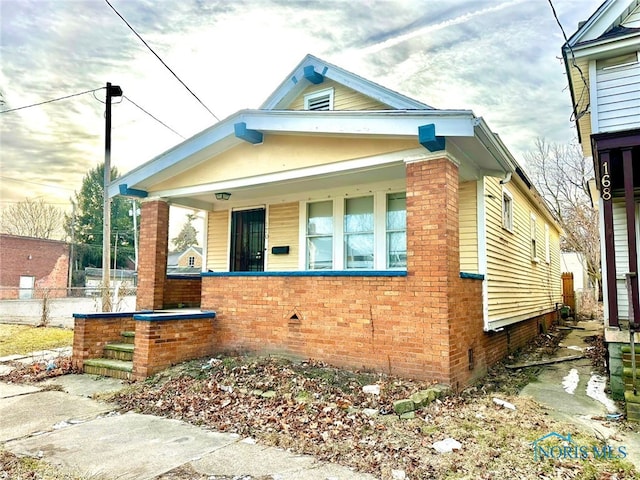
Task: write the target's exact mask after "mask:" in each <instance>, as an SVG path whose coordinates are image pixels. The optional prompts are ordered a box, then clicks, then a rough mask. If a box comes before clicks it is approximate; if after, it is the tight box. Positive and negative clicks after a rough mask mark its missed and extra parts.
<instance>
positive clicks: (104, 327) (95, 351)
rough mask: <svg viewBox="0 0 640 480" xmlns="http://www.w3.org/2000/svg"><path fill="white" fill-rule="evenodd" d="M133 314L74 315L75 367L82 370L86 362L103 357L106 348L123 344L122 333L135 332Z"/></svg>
mask: <svg viewBox="0 0 640 480" xmlns="http://www.w3.org/2000/svg"><path fill="white" fill-rule="evenodd" d="M133 315H134V314H133V313H90V314H76V315H74V327H73V354H72V358H71V361H72V363H73V366H74V367H75V368H77V369H78V370H82V368H83V366H84V361H85V360H87V359H90V358H100V357H102V356H103V355H102V352H103V349H104V346H105V345H106V344H107V343H110V342H121V341H122V336H121V335H122V332H126V331H133V330H134V329H135V323H134V321H133Z"/></svg>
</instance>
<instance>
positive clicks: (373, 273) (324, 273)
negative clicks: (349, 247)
mask: <svg viewBox="0 0 640 480" xmlns="http://www.w3.org/2000/svg"><path fill="white" fill-rule="evenodd" d="M201 275H202V276H203V277H406V276H407V272H406V271H404V270H302V271H292V272H202V273H201Z"/></svg>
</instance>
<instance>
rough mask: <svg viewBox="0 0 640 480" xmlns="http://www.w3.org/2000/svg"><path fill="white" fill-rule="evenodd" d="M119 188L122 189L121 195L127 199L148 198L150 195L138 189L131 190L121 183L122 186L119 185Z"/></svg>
mask: <svg viewBox="0 0 640 480" xmlns="http://www.w3.org/2000/svg"><path fill="white" fill-rule="evenodd" d="M118 188H119V189H120V195H123V196H125V197H139V198H145V197H146V196H148V195H149V194H148V193H147V192H145V191H144V190H138V189H136V188H129V187H128V185H127V184H126V183H121V184H120V185H118Z"/></svg>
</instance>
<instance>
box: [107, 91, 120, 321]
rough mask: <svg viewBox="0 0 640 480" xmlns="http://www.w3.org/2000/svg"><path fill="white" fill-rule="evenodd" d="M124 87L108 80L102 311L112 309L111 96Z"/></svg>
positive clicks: (116, 95)
mask: <svg viewBox="0 0 640 480" xmlns="http://www.w3.org/2000/svg"><path fill="white" fill-rule="evenodd" d="M121 96H122V89H121V88H120V87H119V86H117V85H113V86H112V85H111V83H109V82H107V95H106V113H105V136H104V184H103V189H104V208H103V217H104V218H103V222H102V311H103V312H110V311H111V288H110V286H109V267H110V264H111V200H110V199H109V191H108V189H109V184H110V183H111V98H113V97H121Z"/></svg>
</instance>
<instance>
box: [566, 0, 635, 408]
mask: <svg viewBox="0 0 640 480" xmlns="http://www.w3.org/2000/svg"><path fill="white" fill-rule="evenodd" d="M639 51H640V1H638V0H607V1H605V2H604V3H603V4H602V5H601V6H600V7H599V8H598V9H597V10H596V12H595V13H593V15H591V17H589V19H588V20H587V21H585V22H583V23H582V24H581V25H580V27H579V28H578V30H577V31H576V32H575V33H574V34H573V35H572V36H571V37H570V38H569V40H568V41H567V42H566V44H565V45H564V47H563V49H562V54H563V57H564V62H565V68H566V71H567V75H568V78H569V86H570V90H571V97H572V101H573V109H574V111H573V115H574V119H575V121H576V126H577V130H578V136H579V139H580V142H581V145H582V150H583V152H584V155H585V157H591V158H592V159H593V164H594V171H595V175H596V184H597V187H598V197H599V198H597V199H596V200H595V202H594V203H595V204H597V205H598V208H599V211H600V237H601V241H602V242H601V243H602V278H603V299H604V313H605V340H606V341H607V343H608V348H609V356H610V362H609V363H610V369H611V389H612V391H613V394H614V398H622V396H623V394H624V390H625V387H624V381H623V375H622V373H623V359H622V357H623V355H622V353H623V350H626V349H627V348H629V345H628V344H629V343H630V341H631V336H630V329H631V330H632V331H637V330H638V329H639V328H640V295H639V293H638V267H639V264H638V234H639V232H640V230H639V228H638V226H639V225H640V216H639V215H640V209H639V207H638V204H639V200H640V196H639V195H638V187H640V167H639V163H640V93H639V92H640V61H639V60H640V58H639ZM638 340H639V338H638V337H637V335H636V338H635V342H637V341H638ZM625 344H626V346H625ZM638 401H639V402H640V400H638ZM636 407H637V408H636V413H635V415H636V416H637V418H640V405H636Z"/></svg>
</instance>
